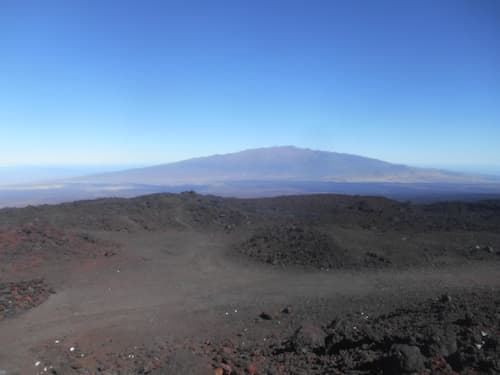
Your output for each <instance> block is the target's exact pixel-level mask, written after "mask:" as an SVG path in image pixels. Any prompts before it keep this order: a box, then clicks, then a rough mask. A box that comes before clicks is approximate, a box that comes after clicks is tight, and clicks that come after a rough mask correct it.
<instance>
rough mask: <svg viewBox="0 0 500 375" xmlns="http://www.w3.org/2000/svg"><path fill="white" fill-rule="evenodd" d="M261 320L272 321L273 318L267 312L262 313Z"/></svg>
mask: <svg viewBox="0 0 500 375" xmlns="http://www.w3.org/2000/svg"><path fill="white" fill-rule="evenodd" d="M259 318H261V319H263V320H272V319H273V317H272V316H271V315H269V314H267V313H265V312H262V313H260V315H259Z"/></svg>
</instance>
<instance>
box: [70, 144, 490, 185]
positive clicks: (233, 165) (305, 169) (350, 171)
mask: <svg viewBox="0 0 500 375" xmlns="http://www.w3.org/2000/svg"><path fill="white" fill-rule="evenodd" d="M252 180H253V181H320V182H400V183H424V182H428V183H454V182H456V183H474V182H487V181H488V179H487V178H485V177H483V176H479V175H472V174H466V173H459V172H450V171H444V170H440V169H430V168H417V167H411V166H408V165H405V164H395V163H389V162H386V161H383V160H379V159H375V158H370V157H365V156H359V155H354V154H347V153H338V152H332V151H319V150H312V149H308V148H298V147H295V146H274V147H263V148H254V149H247V150H243V151H239V152H233V153H228V154H215V155H211V156H204V157H196V158H191V159H186V160H181V161H178V162H173V163H166V164H158V165H154V166H150V167H143V168H134V169H128V170H124V171H118V172H110V173H100V174H94V175H90V176H84V177H81V178H74V179H70V180H68V182H80V183H132V184H138V183H143V184H144V183H145V184H150V185H181V184H189V183H195V184H207V183H224V182H229V181H252Z"/></svg>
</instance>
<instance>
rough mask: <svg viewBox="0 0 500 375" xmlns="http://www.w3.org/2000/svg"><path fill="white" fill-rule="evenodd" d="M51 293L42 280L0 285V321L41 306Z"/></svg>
mask: <svg viewBox="0 0 500 375" xmlns="http://www.w3.org/2000/svg"><path fill="white" fill-rule="evenodd" d="M52 293H54V291H53V289H52V288H50V287H49V286H48V285H47V284H46V283H45V282H44V281H43V280H29V281H20V282H11V283H0V320H2V319H5V318H11V317H14V316H16V315H18V314H20V313H22V312H23V311H26V310H29V309H32V308H34V307H36V306H38V305H40V304H42V303H43V302H45V300H46V299H47V298H48V297H49V295H50V294H52Z"/></svg>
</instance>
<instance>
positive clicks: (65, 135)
mask: <svg viewBox="0 0 500 375" xmlns="http://www.w3.org/2000/svg"><path fill="white" fill-rule="evenodd" d="M499 40H500V3H499V2H498V1H496V0H479V1H475V0H470V1H462V0H449V1H447V0H442V1H425V0H424V1H368V0H367V1H357V0H354V1H347V0H346V1H334V0H329V1H326V0H325V1H314V0H309V1H305V0H304V1H295V0H287V1H270V0H267V1H261V0H252V1H244V0H231V1H229V0H228V1H218V0H213V1H190V0H187V1H178V2H174V1H151V0H149V1H148V0H145V1H126V0H119V1H118V0H117V1H106V0H85V1H78V0H75V1H51V0H46V1H43V2H41V1H23V0H3V1H1V2H0V48H1V58H0V166H2V165H3V166H8V165H60V164H61V165H70V164H86V165H88V164H101V165H108V164H109V165H115V166H116V165H117V164H123V165H132V164H133V165H146V164H157V163H162V162H168V161H175V160H179V159H183V158H188V157H192V156H201V155H209V154H213V153H225V152H231V151H237V150H241V149H246V148H253V147H262V146H272V145H289V144H293V145H296V146H303V147H310V148H314V149H323V150H330V151H339V152H348V153H354V154H360V155H366V156H371V157H376V158H380V159H384V160H388V161H393V162H402V163H409V164H413V165H435V166H466V167H468V168H470V167H472V168H473V167H474V166H480V167H481V168H489V167H491V168H497V166H499V165H500V147H499V143H500V43H499Z"/></svg>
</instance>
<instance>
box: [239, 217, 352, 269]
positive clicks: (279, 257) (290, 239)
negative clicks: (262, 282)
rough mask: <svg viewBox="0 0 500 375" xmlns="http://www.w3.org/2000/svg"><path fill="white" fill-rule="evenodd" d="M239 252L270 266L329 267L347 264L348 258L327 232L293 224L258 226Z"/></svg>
mask: <svg viewBox="0 0 500 375" xmlns="http://www.w3.org/2000/svg"><path fill="white" fill-rule="evenodd" d="M239 251H240V252H241V253H243V254H245V255H247V256H249V257H250V258H255V259H257V260H259V261H263V262H266V263H270V264H273V265H300V266H312V267H316V268H323V269H328V268H339V267H343V266H346V265H347V264H348V263H349V261H350V259H349V254H348V253H347V252H346V251H345V250H342V249H340V247H339V246H338V245H337V244H336V243H335V242H334V241H333V239H332V238H331V237H330V236H329V235H328V234H325V233H322V232H321V231H319V230H317V229H315V228H310V227H307V226H301V225H294V224H291V225H281V226H279V225H274V226H271V227H268V228H261V229H259V230H257V231H256V232H255V234H253V235H252V236H251V238H250V239H248V240H247V241H245V242H244V243H243V244H241V245H240V248H239Z"/></svg>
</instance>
